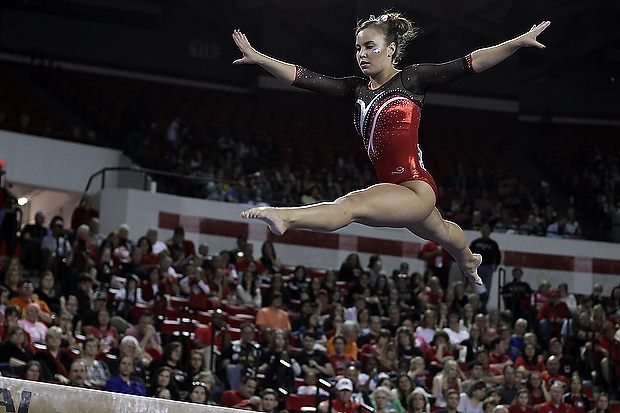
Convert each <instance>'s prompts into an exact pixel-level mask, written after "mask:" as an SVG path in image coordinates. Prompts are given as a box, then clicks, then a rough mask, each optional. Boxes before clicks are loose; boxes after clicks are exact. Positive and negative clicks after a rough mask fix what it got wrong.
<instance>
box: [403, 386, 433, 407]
mask: <svg viewBox="0 0 620 413" xmlns="http://www.w3.org/2000/svg"><path fill="white" fill-rule="evenodd" d="M405 406H406V407H407V411H408V412H409V413H428V412H429V411H430V409H431V406H430V403H429V401H428V397H427V395H426V391H425V390H424V389H423V388H422V387H416V388H415V389H414V390H413V391H412V392H411V393H409V394H408V395H407V404H406V405H405Z"/></svg>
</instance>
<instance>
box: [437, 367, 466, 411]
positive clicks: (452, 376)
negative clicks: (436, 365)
mask: <svg viewBox="0 0 620 413" xmlns="http://www.w3.org/2000/svg"><path fill="white" fill-rule="evenodd" d="M459 374H460V370H459V365H458V364H457V363H456V361H454V360H446V361H445V362H444V363H443V370H442V371H441V373H439V374H437V375H436V376H435V377H434V378H433V388H432V395H433V397H434V398H435V406H436V407H446V400H445V398H444V396H445V395H446V392H447V391H448V390H450V389H454V390H458V392H459V394H460V393H462V392H463V388H462V387H461V378H460V377H459Z"/></svg>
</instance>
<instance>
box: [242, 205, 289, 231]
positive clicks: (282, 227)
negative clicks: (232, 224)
mask: <svg viewBox="0 0 620 413" xmlns="http://www.w3.org/2000/svg"><path fill="white" fill-rule="evenodd" d="M241 216H242V217H243V218H252V219H260V220H261V221H264V222H265V223H267V225H269V229H270V230H271V232H273V233H274V234H276V235H282V234H284V233H285V232H286V230H287V229H288V227H287V226H286V224H285V223H284V220H283V219H282V218H281V217H280V214H279V213H278V210H277V209H276V208H271V207H259V208H252V209H248V210H247V211H244V212H242V213H241Z"/></svg>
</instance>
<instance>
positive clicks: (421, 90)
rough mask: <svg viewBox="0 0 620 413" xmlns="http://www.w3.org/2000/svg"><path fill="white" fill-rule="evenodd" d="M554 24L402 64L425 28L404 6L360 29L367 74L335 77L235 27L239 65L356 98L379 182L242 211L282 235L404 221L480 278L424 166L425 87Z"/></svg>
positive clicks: (529, 41) (493, 59)
mask: <svg viewBox="0 0 620 413" xmlns="http://www.w3.org/2000/svg"><path fill="white" fill-rule="evenodd" d="M549 24H550V22H549V21H543V22H541V23H540V24H537V25H534V26H532V28H531V29H530V30H529V31H527V32H526V33H524V34H522V35H520V36H517V37H515V38H513V39H511V40H507V41H505V42H503V43H500V44H498V45H495V46H491V47H486V48H482V49H478V50H475V51H474V52H472V53H470V54H468V55H467V56H465V57H462V58H459V59H455V60H452V61H449V62H446V63H440V64H413V65H411V66H408V67H405V68H404V69H402V70H399V69H397V68H396V67H395V65H396V64H397V63H398V62H399V61H400V60H401V59H402V56H403V53H404V50H405V46H406V45H407V43H409V42H410V41H411V40H413V38H414V37H415V36H416V34H417V32H418V31H419V29H418V28H417V27H416V26H415V25H414V24H413V23H412V22H411V21H409V20H408V19H407V18H405V17H404V16H403V15H402V14H401V13H398V12H388V13H385V14H382V15H380V16H378V17H375V16H370V18H368V19H367V20H364V21H360V22H359V23H358V26H357V28H356V30H355V49H356V54H355V57H356V59H357V63H358V66H359V68H360V69H361V71H362V73H363V74H364V76H365V77H364V78H362V77H359V76H351V77H343V78H333V77H329V76H324V75H320V74H317V73H314V72H312V71H310V70H308V69H306V68H303V67H301V66H298V65H294V64H290V63H285V62H282V61H280V60H277V59H274V58H272V57H269V56H266V55H264V54H262V53H260V52H258V51H257V50H256V49H254V48H253V47H252V46H251V45H250V42H249V41H248V38H247V37H246V35H245V34H244V33H242V32H241V31H240V30H238V29H237V30H234V32H233V34H232V37H233V40H234V41H235V44H236V45H237V47H238V48H239V50H240V51H241V53H242V54H243V57H241V58H240V59H237V60H235V61H234V62H233V64H235V65H239V64H257V65H259V66H261V67H262V68H264V69H265V70H267V71H268V72H270V73H271V74H272V75H274V76H275V77H276V78H278V79H280V80H281V81H283V82H286V83H288V84H292V85H294V86H297V87H300V88H304V89H308V90H312V91H315V92H318V93H321V94H325V95H328V96H331V97H337V98H344V99H349V100H350V101H352V102H355V115H354V122H355V127H356V129H357V132H358V133H359V134H360V135H361V136H362V139H363V142H364V146H365V148H366V151H367V153H368V156H369V158H370V159H371V161H372V163H373V165H374V167H375V170H376V172H377V177H378V179H379V182H380V183H378V184H375V185H372V186H370V187H368V188H365V189H361V190H357V191H353V192H350V193H348V194H346V195H344V196H342V197H340V198H338V199H336V200H335V201H333V202H321V203H318V204H313V205H308V206H301V207H289V208H272V207H259V208H252V209H250V210H248V211H245V212H243V213H242V214H241V216H242V217H244V218H253V219H259V220H262V221H264V222H266V223H267V225H268V226H269V229H270V230H271V231H272V232H273V233H274V234H276V235H282V234H284V232H286V230H288V229H289V228H304V229H310V230H314V231H335V230H337V229H339V228H342V227H345V226H347V225H349V224H350V223H352V222H357V223H361V224H364V225H368V226H371V227H391V228H403V227H404V228H407V229H408V230H409V231H411V232H412V233H414V234H415V235H417V236H419V237H421V238H424V239H427V240H430V241H433V242H436V243H438V244H439V245H441V246H442V247H443V248H445V249H446V251H448V252H449V253H450V254H451V255H452V256H453V257H454V259H455V260H456V262H457V263H458V265H459V267H460V268H461V270H462V271H463V273H464V274H465V276H466V277H467V278H468V279H469V280H471V281H472V282H475V283H476V284H479V285H480V284H482V281H481V279H480V277H479V276H478V273H477V268H478V266H479V265H480V263H481V262H482V257H481V256H480V255H479V254H473V253H472V252H471V250H470V249H469V247H468V244H467V240H466V238H465V234H464V233H463V230H462V229H461V228H460V227H459V226H458V225H457V224H455V223H454V222H451V221H447V220H445V219H443V217H442V216H441V214H440V212H439V210H438V209H437V208H436V207H435V205H436V203H437V193H438V192H437V186H436V185H435V181H434V180H433V177H432V176H431V175H430V173H429V172H428V171H427V170H426V167H425V166H424V162H423V160H422V151H421V149H420V146H419V145H418V127H419V124H420V113H421V109H422V104H423V102H424V96H425V93H426V91H427V89H429V88H431V87H434V86H440V85H443V84H446V83H448V82H451V81H453V80H455V79H458V78H460V77H462V76H466V75H468V74H472V73H479V72H482V71H484V70H486V69H488V68H490V67H493V66H495V65H496V64H498V63H500V62H502V61H503V60H505V59H507V58H508V57H509V56H511V55H512V54H513V53H514V52H516V51H517V50H518V49H520V48H522V47H537V48H539V49H544V48H545V46H544V45H543V44H541V43H539V42H538V40H537V37H538V35H539V34H540V33H542V32H543V31H544V30H545V29H546V28H547V27H548V26H549Z"/></svg>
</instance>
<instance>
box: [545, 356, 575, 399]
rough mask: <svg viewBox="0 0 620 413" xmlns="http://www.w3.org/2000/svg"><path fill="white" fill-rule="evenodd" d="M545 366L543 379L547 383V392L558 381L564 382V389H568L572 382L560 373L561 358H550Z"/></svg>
mask: <svg viewBox="0 0 620 413" xmlns="http://www.w3.org/2000/svg"><path fill="white" fill-rule="evenodd" d="M545 366H546V369H545V371H543V372H542V378H543V380H544V381H545V385H546V386H547V390H549V389H551V385H553V383H554V382H556V381H560V382H562V383H563V385H564V388H565V389H568V387H569V385H570V382H569V381H568V378H566V376H565V375H563V374H562V373H561V372H560V358H559V357H557V356H554V355H551V356H549V357H548V358H547V362H546V363H545ZM562 394H564V393H562Z"/></svg>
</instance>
